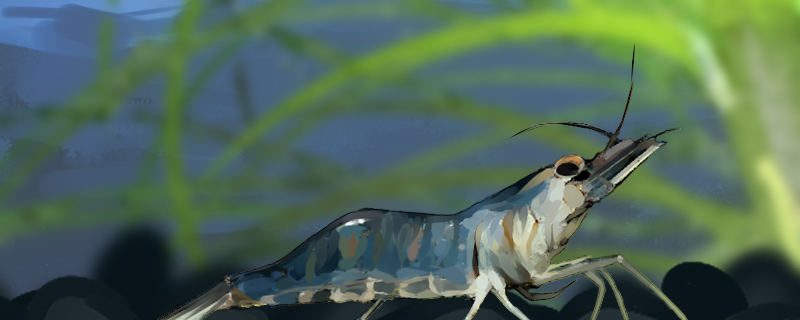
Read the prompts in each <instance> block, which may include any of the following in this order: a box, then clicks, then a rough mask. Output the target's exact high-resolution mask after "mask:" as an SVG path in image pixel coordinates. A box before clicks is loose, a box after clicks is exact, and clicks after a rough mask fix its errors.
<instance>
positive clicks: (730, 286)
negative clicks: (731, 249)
mask: <svg viewBox="0 0 800 320" xmlns="http://www.w3.org/2000/svg"><path fill="white" fill-rule="evenodd" d="M662 290H663V291H664V294H666V295H667V296H668V297H669V298H670V300H672V302H674V303H675V304H676V305H677V306H678V307H679V308H680V309H681V310H682V311H683V313H684V314H685V315H686V317H687V318H688V319H709V320H711V319H725V318H727V317H729V316H731V315H733V314H735V313H737V312H740V311H742V310H744V309H747V307H748V304H747V299H746V298H745V296H744V293H743V292H742V290H741V289H740V288H739V285H738V284H737V283H736V281H734V280H733V278H731V277H730V276H728V275H727V274H725V273H724V272H722V270H720V269H717V268H715V267H713V266H711V265H708V264H704V263H700V262H685V263H681V264H679V265H677V266H676V267H674V268H672V270H670V271H669V272H667V274H666V275H665V276H664V283H663V285H662Z"/></svg>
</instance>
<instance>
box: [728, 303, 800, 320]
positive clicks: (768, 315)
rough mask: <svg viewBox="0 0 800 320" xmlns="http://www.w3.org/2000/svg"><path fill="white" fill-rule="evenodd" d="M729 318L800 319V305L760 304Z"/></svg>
mask: <svg viewBox="0 0 800 320" xmlns="http://www.w3.org/2000/svg"><path fill="white" fill-rule="evenodd" d="M727 320H800V307H796V306H794V305H790V304H785V303H766V304H760V305H757V306H753V307H751V308H750V309H747V310H744V311H742V312H739V313H737V314H735V315H733V316H731V317H730V318H728V319H727Z"/></svg>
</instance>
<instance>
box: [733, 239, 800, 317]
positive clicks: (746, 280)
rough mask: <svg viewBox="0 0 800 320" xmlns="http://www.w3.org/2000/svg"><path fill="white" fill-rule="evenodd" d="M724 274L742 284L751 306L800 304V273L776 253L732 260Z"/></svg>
mask: <svg viewBox="0 0 800 320" xmlns="http://www.w3.org/2000/svg"><path fill="white" fill-rule="evenodd" d="M728 274H730V275H731V277H732V278H733V279H734V280H736V282H737V283H739V286H741V287H742V291H744V293H745V295H746V296H747V301H748V302H749V303H750V304H751V305H759V304H764V303H770V302H782V303H787V304H793V305H796V306H798V307H800V276H798V273H797V272H795V271H793V270H792V269H791V267H790V266H789V263H788V262H787V261H786V259H785V258H784V257H782V256H780V255H778V254H775V253H770V252H762V253H756V254H752V255H748V256H746V257H743V258H741V259H739V260H738V261H736V262H734V263H733V264H732V266H731V268H730V269H729V270H728Z"/></svg>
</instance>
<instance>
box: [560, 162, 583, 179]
mask: <svg viewBox="0 0 800 320" xmlns="http://www.w3.org/2000/svg"><path fill="white" fill-rule="evenodd" d="M556 172H557V173H558V174H560V175H562V176H567V177H568V176H574V175H576V174H578V166H577V165H576V164H574V163H562V164H561V165H560V166H558V168H556Z"/></svg>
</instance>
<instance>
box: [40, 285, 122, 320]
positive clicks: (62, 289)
mask: <svg viewBox="0 0 800 320" xmlns="http://www.w3.org/2000/svg"><path fill="white" fill-rule="evenodd" d="M92 295H95V296H103V297H107V298H109V299H111V300H114V301H117V302H118V303H119V304H121V305H123V306H125V307H126V308H127V307H128V302H127V301H125V299H124V298H123V297H122V296H120V295H119V294H118V293H116V292H114V290H111V289H110V288H108V287H106V286H104V285H102V284H100V283H98V282H96V281H94V280H91V279H86V278H81V277H61V278H58V279H55V280H52V281H50V282H48V283H46V284H45V285H43V286H42V287H41V288H40V289H39V290H37V291H36V294H35V295H34V296H33V298H32V299H31V301H30V303H28V319H29V320H45V315H46V314H47V313H48V310H49V309H50V307H51V305H53V304H54V303H55V302H56V301H59V300H61V299H63V298H67V297H72V298H76V299H79V298H83V297H88V296H92ZM64 301H72V300H70V299H68V300H64ZM64 301H62V302H60V304H59V307H58V308H57V310H61V311H59V312H68V310H76V312H81V314H91V312H89V311H86V310H84V309H85V308H88V309H89V310H90V311H92V312H95V313H97V311H94V310H93V309H91V308H90V307H88V306H86V305H85V304H84V303H83V301H82V299H79V300H78V301H80V302H79V304H80V306H72V307H70V306H67V305H66V302H64ZM98 314H99V313H98ZM78 318H80V317H77V318H70V319H78ZM65 319H66V318H65ZM48 320H50V319H48Z"/></svg>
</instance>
